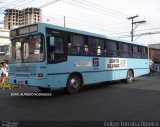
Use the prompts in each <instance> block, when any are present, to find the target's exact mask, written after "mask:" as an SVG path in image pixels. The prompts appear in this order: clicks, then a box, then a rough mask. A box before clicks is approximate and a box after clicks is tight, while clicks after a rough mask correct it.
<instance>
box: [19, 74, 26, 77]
mask: <svg viewBox="0 0 160 127" xmlns="http://www.w3.org/2000/svg"><path fill="white" fill-rule="evenodd" d="M16 77H29V74H16Z"/></svg>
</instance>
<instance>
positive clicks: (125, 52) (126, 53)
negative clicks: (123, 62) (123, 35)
mask: <svg viewBox="0 0 160 127" xmlns="http://www.w3.org/2000/svg"><path fill="white" fill-rule="evenodd" d="M122 45H123V50H122V57H129V45H128V44H126V43H123V44H122Z"/></svg>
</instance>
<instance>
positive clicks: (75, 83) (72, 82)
mask: <svg viewBox="0 0 160 127" xmlns="http://www.w3.org/2000/svg"><path fill="white" fill-rule="evenodd" d="M80 88H81V79H80V77H79V76H78V75H75V74H73V75H71V76H69V78H68V81H67V86H66V89H67V92H68V93H69V94H74V93H78V92H79V90H80Z"/></svg>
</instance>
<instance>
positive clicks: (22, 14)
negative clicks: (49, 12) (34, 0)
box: [4, 8, 42, 29]
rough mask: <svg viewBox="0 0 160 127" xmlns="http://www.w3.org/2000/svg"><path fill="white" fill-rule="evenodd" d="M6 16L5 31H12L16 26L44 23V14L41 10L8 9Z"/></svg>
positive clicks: (5, 12)
mask: <svg viewBox="0 0 160 127" xmlns="http://www.w3.org/2000/svg"><path fill="white" fill-rule="evenodd" d="M4 15H5V16H4V28H5V29H11V28H13V27H14V26H19V25H26V24H32V23H37V22H41V21H42V13H41V9H40V8H25V9H23V10H17V9H6V10H5V11H4Z"/></svg>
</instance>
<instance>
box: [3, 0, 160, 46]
mask: <svg viewBox="0 0 160 127" xmlns="http://www.w3.org/2000/svg"><path fill="white" fill-rule="evenodd" d="M51 1H54V0H45V1H44V0H41V1H40V0H25V1H24V0H1V2H2V3H0V4H1V5H0V8H1V11H2V7H7V8H15V7H16V8H18V9H23V8H24V7H39V6H42V5H44V4H46V3H49V2H51ZM159 12H160V0H61V1H58V2H55V3H54V4H51V5H49V6H47V5H46V7H43V8H42V16H43V22H48V23H52V24H56V25H61V26H63V25H64V24H63V23H64V22H63V17H64V16H65V18H66V27H71V28H76V29H80V30H86V31H90V32H96V33H99V34H105V35H109V36H113V37H121V38H122V37H123V39H127V40H130V37H129V38H126V36H129V35H130V31H131V20H128V19H127V17H130V16H134V15H139V17H138V18H135V19H134V21H140V20H145V21H147V23H145V24H139V26H138V27H137V28H136V29H135V35H140V36H138V37H135V38H134V39H136V41H138V42H140V43H147V44H150V43H160V34H154V35H153V34H152V35H146V36H142V35H143V34H144V33H155V32H159V31H160V27H159V25H160V21H159V20H160V15H159ZM2 16H3V15H2V14H1V18H0V21H1V20H3V18H2Z"/></svg>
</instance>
